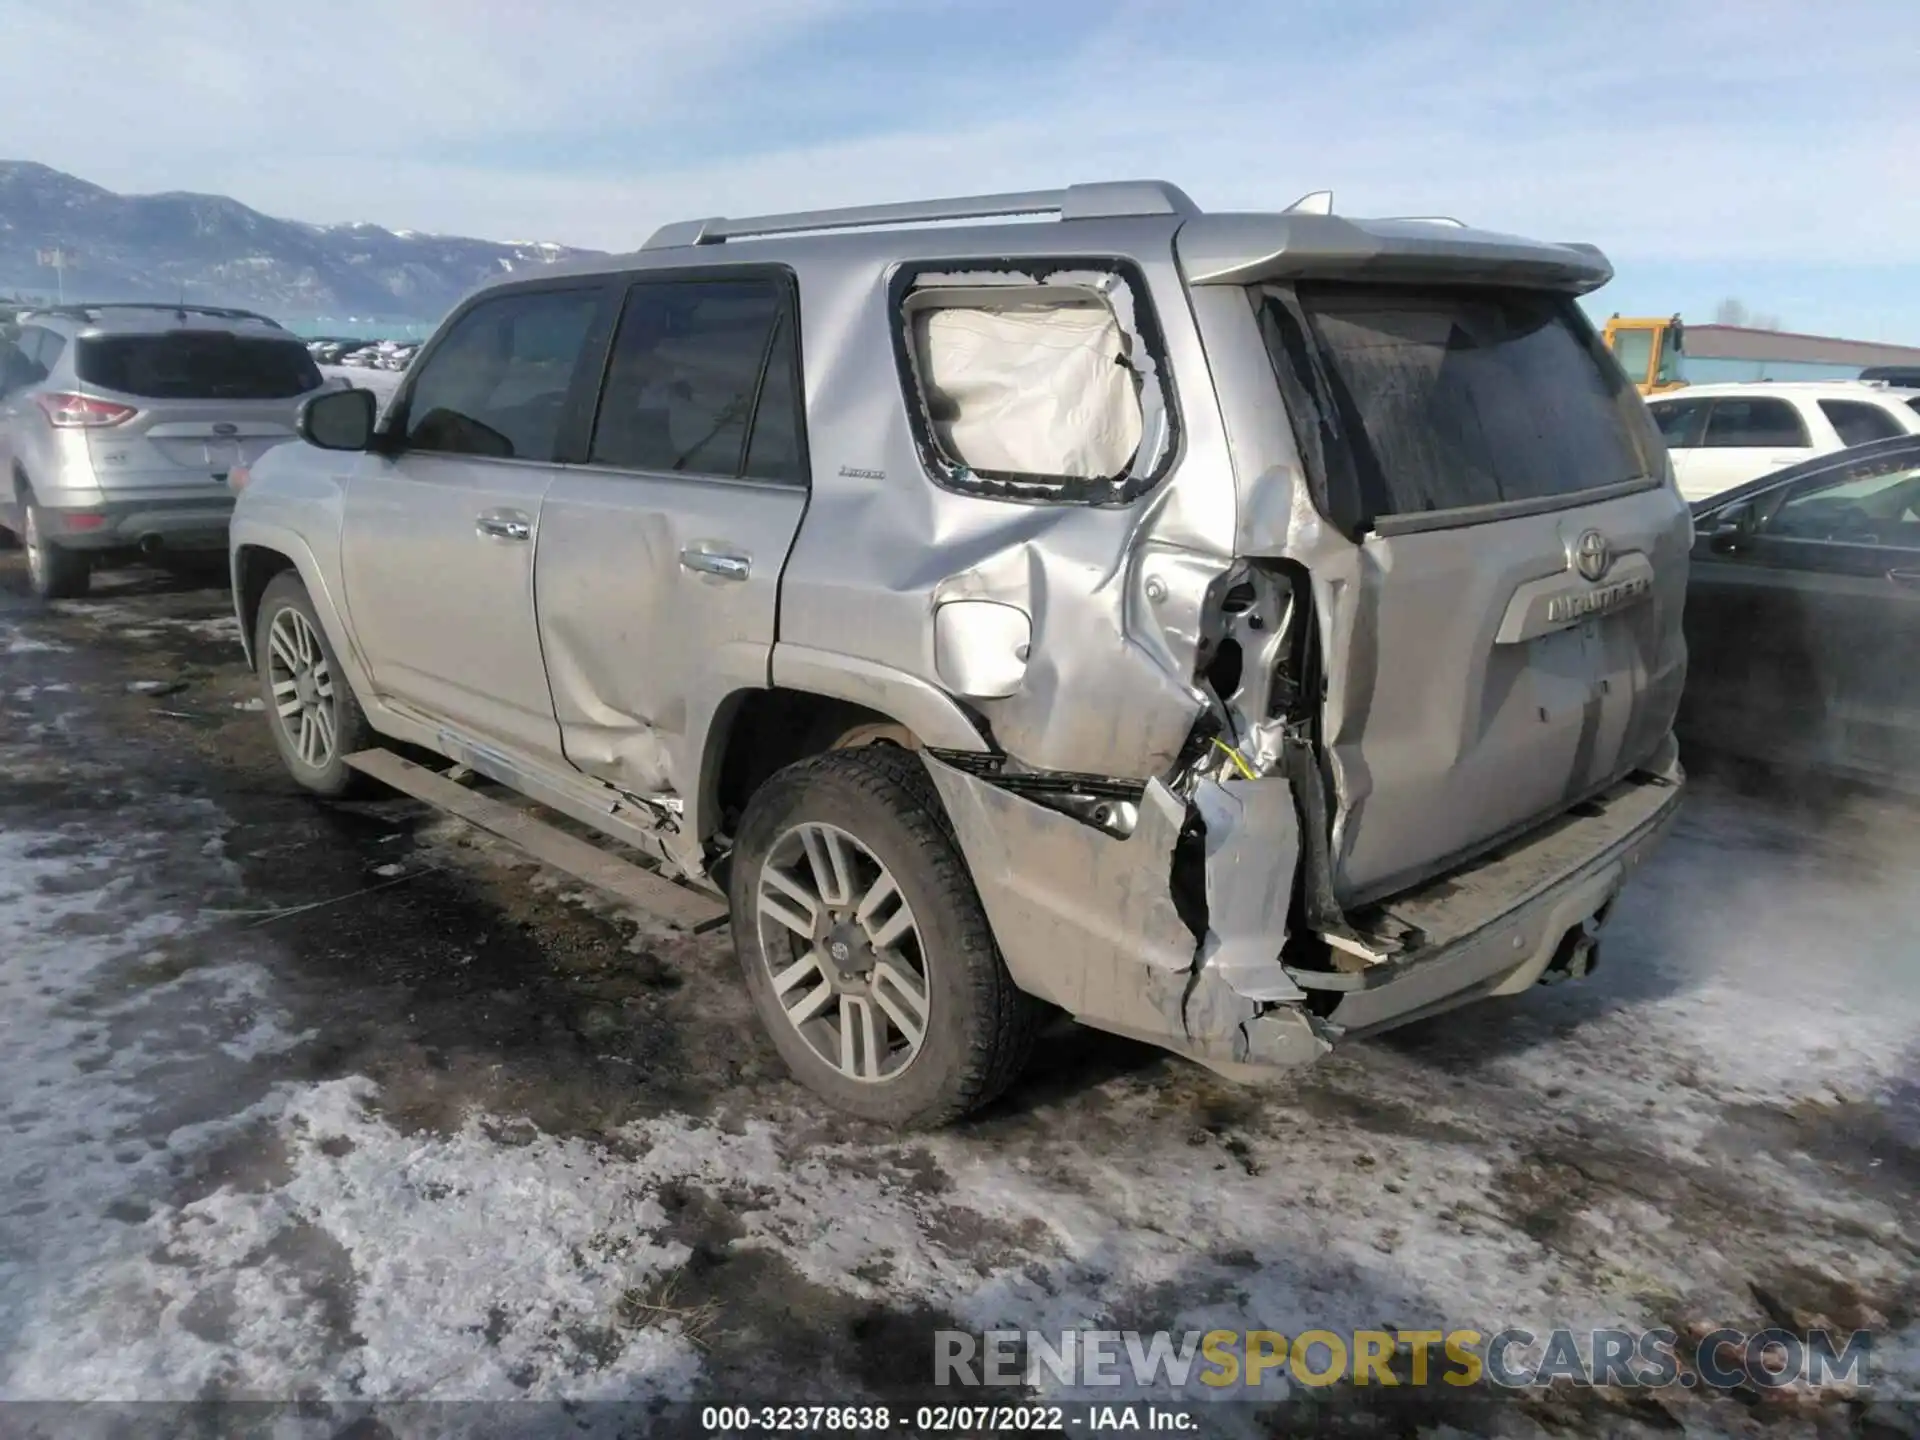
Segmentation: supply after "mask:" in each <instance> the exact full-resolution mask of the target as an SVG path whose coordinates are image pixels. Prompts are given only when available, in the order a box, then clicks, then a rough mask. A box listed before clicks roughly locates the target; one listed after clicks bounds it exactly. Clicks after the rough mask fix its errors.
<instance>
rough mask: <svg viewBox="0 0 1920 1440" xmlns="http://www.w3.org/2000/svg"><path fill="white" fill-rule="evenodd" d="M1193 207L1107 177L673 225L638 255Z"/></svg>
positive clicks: (1169, 193) (1190, 210) (1189, 211)
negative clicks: (780, 238) (761, 238)
mask: <svg viewBox="0 0 1920 1440" xmlns="http://www.w3.org/2000/svg"><path fill="white" fill-rule="evenodd" d="M1199 213H1200V207H1199V206H1198V205H1195V204H1194V203H1193V201H1192V200H1190V199H1189V198H1188V197H1187V195H1186V192H1185V191H1183V190H1181V189H1180V188H1179V187H1178V186H1177V185H1170V184H1168V183H1167V182H1166V181H1165V180H1113V181H1103V182H1100V183H1098V184H1093V185H1069V186H1067V187H1066V189H1064V190H1018V191H1014V192H1011V193H1009V194H1005V195H962V196H955V197H953V198H952V199H947V200H909V201H906V202H905V203H902V204H893V205H853V206H849V207H846V208H844V209H839V210H796V211H793V212H791V213H789V214H786V215H753V216H748V217H745V218H741V219H727V218H725V217H722V216H714V217H713V218H711V219H707V220H680V221H676V222H674V223H673V224H671V225H662V226H661V227H660V228H659V229H658V230H656V231H654V232H653V234H652V236H651V237H650V238H649V239H648V240H647V243H646V244H645V245H643V246H641V247H640V248H641V249H643V250H670V249H675V248H678V247H680V246H683V245H719V244H723V243H725V242H726V241H728V240H741V239H745V238H746V237H748V236H750V235H794V234H799V233H802V232H804V231H809V230H854V229H860V228H863V227H867V226H877V225H930V224H934V223H937V222H939V221H943V220H988V219H995V218H998V217H1001V216H1011V215H1058V216H1059V217H1060V218H1061V219H1062V220H1107V219H1117V218H1120V217H1122V216H1130V215H1183V216H1184V215H1197V214H1199Z"/></svg>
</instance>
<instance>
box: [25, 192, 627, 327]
mask: <svg viewBox="0 0 1920 1440" xmlns="http://www.w3.org/2000/svg"><path fill="white" fill-rule="evenodd" d="M54 251H58V252H60V253H61V254H62V255H64V256H65V257H66V266H65V269H64V272H63V273H62V275H60V276H58V277H57V276H56V275H55V272H54V270H53V269H52V268H50V267H49V266H48V265H46V264H44V263H42V262H43V260H45V259H46V258H48V257H49V252H54ZM593 253H595V252H593V251H589V250H576V249H571V248H569V247H567V246H564V245H554V244H548V243H544V242H527V243H504V244H503V243H500V242H497V241H492V240H470V239H466V238H463V237H460V236H454V235H422V234H418V233H415V232H411V231H404V230H403V231H393V230H385V229H382V228H381V227H380V226H378V225H366V224H357V225H309V224H306V223H304V222H301V221H297V220H276V219H274V218H273V217H272V216H270V215H262V214H261V213H260V212H259V211H258V210H253V209H250V208H248V207H247V206H245V205H242V204H241V203H240V202H239V201H238V200H233V199H229V198H228V197H226V196H224V195H194V194H188V193H184V192H178V191H175V192H169V193H167V194H162V195H120V194H116V193H115V192H113V191H111V190H107V189H103V188H102V187H100V186H98V185H93V184H89V183H88V182H87V181H85V180H81V179H79V178H78V177H76V176H73V175H68V174H66V173H65V172H63V171H60V170H55V169H53V168H52V167H51V166H47V165H39V164H35V163H33V162H32V161H21V160H0V296H4V295H6V294H9V293H18V294H20V295H23V296H30V297H39V298H41V299H51V298H53V296H54V294H55V292H56V281H57V280H60V281H63V282H64V292H65V296H66V298H67V299H68V300H69V301H72V300H181V299H185V300H188V301H192V302H195V303H198V304H202V305H239V306H243V307H245V308H247V309H252V310H260V311H263V312H265V313H266V314H269V315H272V316H275V317H276V318H281V319H286V318H291V317H300V318H315V317H325V316H332V317H341V318H344V317H346V316H349V315H353V316H359V317H363V318H373V317H377V318H382V319H405V320H412V321H432V320H436V319H438V318H439V316H440V315H442V314H444V313H445V312H446V310H447V309H448V308H449V307H450V306H451V305H452V304H453V303H454V302H455V301H456V300H458V299H459V298H460V296H461V295H463V294H465V293H466V292H467V291H468V290H470V289H472V288H473V287H474V286H476V285H478V284H480V283H481V282H483V281H485V280H490V279H494V278H497V277H498V276H499V275H501V274H502V273H510V272H513V271H517V270H526V269H532V268H535V267H538V266H542V265H549V264H552V263H553V262H554V261H556V260H564V259H567V258H569V257H571V256H575V255H590V254H593Z"/></svg>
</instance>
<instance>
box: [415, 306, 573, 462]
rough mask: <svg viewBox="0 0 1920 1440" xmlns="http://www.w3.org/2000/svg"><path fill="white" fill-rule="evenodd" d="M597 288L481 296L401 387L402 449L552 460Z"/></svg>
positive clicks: (556, 449) (555, 452) (556, 450)
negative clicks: (403, 413) (404, 395)
mask: <svg viewBox="0 0 1920 1440" xmlns="http://www.w3.org/2000/svg"><path fill="white" fill-rule="evenodd" d="M600 296H601V292H600V290H599V289H598V287H597V286H596V287H593V288H585V289H579V290H531V291H524V292H518V293H509V294H505V295H500V296H496V297H494V298H491V299H487V300H482V301H480V302H479V303H478V304H476V305H475V306H474V307H473V308H472V309H470V310H468V311H467V312H466V313H465V314H464V315H462V316H461V317H460V318H459V319H458V320H456V321H455V322H454V324H453V328H452V329H451V330H449V331H448V332H447V334H446V335H445V337H444V338H442V339H441V341H440V342H439V343H438V344H437V345H435V346H434V348H433V351H432V353H431V354H429V355H428V356H427V358H426V359H425V361H423V362H422V364H421V368H420V373H419V374H418V375H417V376H416V377H415V379H414V382H413V388H412V390H411V391H410V392H409V393H408V397H407V401H406V406H407V414H406V444H407V448H408V449H409V450H430V451H434V452H436V453H438V454H442V455H477V456H485V457H487V458H490V459H495V460H536V461H552V460H555V459H557V458H558V451H559V443H560V433H561V424H562V420H563V418H564V416H565V414H566V410H567V396H568V393H569V391H570V390H571V388H572V385H573V378H574V372H575V370H577V369H578V368H579V365H580V357H581V355H582V354H583V353H584V352H585V349H586V342H587V332H588V330H589V328H590V327H591V326H592V324H593V318H594V315H595V312H596V311H597V310H598V309H599V306H600Z"/></svg>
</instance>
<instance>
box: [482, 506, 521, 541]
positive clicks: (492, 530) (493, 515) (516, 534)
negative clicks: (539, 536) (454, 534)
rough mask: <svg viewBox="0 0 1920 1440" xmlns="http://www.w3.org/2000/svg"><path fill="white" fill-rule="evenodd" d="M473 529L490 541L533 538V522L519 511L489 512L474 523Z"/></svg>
mask: <svg viewBox="0 0 1920 1440" xmlns="http://www.w3.org/2000/svg"><path fill="white" fill-rule="evenodd" d="M473 528H474V529H475V530H477V531H479V532H480V534H482V535H484V536H486V538H487V539H489V540H531V539H532V538H533V521H531V520H529V519H528V518H527V517H526V516H525V515H523V514H521V513H520V512H519V511H518V510H488V511H486V512H484V513H483V514H481V515H480V516H479V518H478V519H476V520H475V521H474V522H473Z"/></svg>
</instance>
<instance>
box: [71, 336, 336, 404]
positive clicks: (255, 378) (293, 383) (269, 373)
mask: <svg viewBox="0 0 1920 1440" xmlns="http://www.w3.org/2000/svg"><path fill="white" fill-rule="evenodd" d="M76 345H77V348H76V349H75V351H74V371H75V373H76V374H78V375H79V377H80V379H81V380H83V381H84V382H85V383H87V384H88V385H92V386H96V387H98V388H99V389H102V390H112V391H114V392H116V393H117V394H121V395H139V396H142V397H144V398H146V399H150V400H291V399H292V398H293V397H294V396H296V395H304V394H306V393H307V391H309V390H315V389H318V388H319V386H320V372H319V370H318V369H316V368H315V367H314V363H313V357H312V356H311V355H309V354H307V347H306V346H304V345H302V344H301V343H300V342H299V341H297V340H294V339H291V338H289V339H284V340H268V339H262V338H256V337H253V336H242V335H233V334H230V333H228V332H227V331H224V330H172V331H168V332H166V333H164V334H156V335H93V336H83V337H81V339H80V340H78V341H77V342H76Z"/></svg>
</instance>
